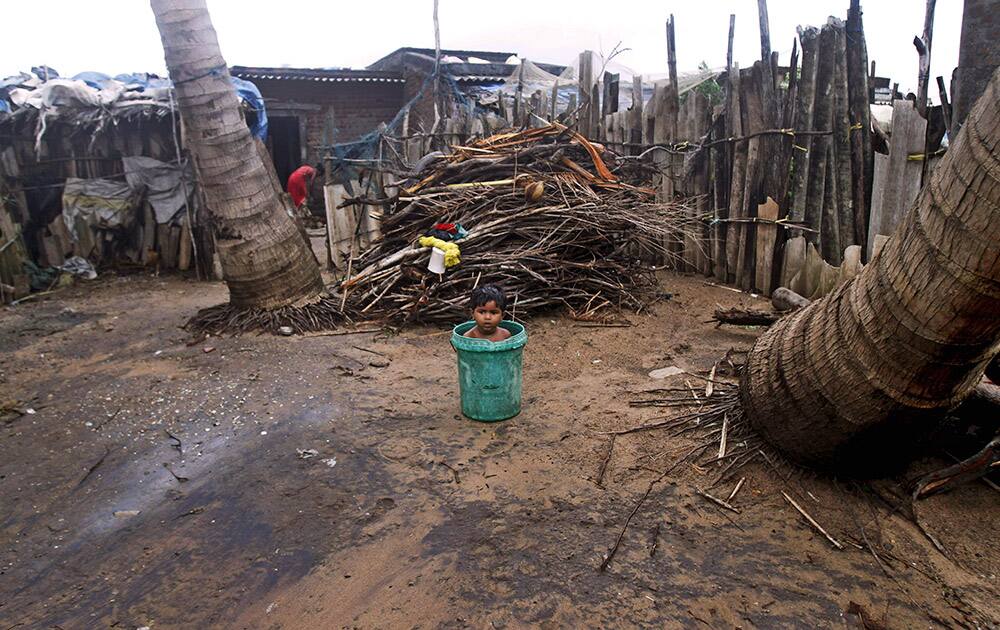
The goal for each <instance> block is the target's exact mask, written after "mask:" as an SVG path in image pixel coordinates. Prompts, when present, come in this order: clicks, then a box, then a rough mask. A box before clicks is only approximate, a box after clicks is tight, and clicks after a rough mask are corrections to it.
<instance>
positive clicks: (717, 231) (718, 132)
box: [709, 110, 731, 282]
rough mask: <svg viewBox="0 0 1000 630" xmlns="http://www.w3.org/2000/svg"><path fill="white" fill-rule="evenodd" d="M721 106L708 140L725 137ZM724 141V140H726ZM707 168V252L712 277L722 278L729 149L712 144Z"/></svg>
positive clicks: (726, 215)
mask: <svg viewBox="0 0 1000 630" xmlns="http://www.w3.org/2000/svg"><path fill="white" fill-rule="evenodd" d="M726 118H727V115H726V112H725V110H723V112H722V113H721V114H720V115H719V116H718V117H717V118H716V119H715V121H714V122H713V124H712V140H718V139H720V138H724V137H726V124H727V121H726ZM727 144H728V143H727ZM709 157H710V166H709V172H710V173H711V179H712V202H713V204H712V218H713V219H714V221H713V222H712V226H711V228H710V230H711V232H710V246H709V247H710V253H711V263H712V275H714V276H715V279H716V281H718V282H725V281H726V227H727V226H726V223H725V220H726V219H728V218H729V170H730V168H731V167H730V165H729V151H728V147H727V146H726V145H716V146H714V147H712V148H711V149H710V151H709Z"/></svg>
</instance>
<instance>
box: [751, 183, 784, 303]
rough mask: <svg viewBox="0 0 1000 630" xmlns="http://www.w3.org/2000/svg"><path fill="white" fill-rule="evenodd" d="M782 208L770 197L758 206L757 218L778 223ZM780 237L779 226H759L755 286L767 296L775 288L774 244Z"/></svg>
mask: <svg viewBox="0 0 1000 630" xmlns="http://www.w3.org/2000/svg"><path fill="white" fill-rule="evenodd" d="M779 212H780V208H779V207H778V204H777V202H776V201H775V200H774V199H771V198H770V197H768V198H767V201H765V202H764V203H762V204H760V205H758V206H757V217H758V218H760V219H764V220H766V221H777V220H778V213H779ZM777 237H778V226H777V225H775V224H773V223H771V224H768V223H760V224H758V225H757V249H756V265H755V271H754V286H756V287H757V290H758V291H760V292H761V293H762V294H764V295H766V296H770V295H771V290H772V288H773V285H772V278H773V273H772V272H773V268H774V267H773V264H774V242H775V240H776V239H777Z"/></svg>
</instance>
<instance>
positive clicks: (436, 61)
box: [431, 0, 441, 134]
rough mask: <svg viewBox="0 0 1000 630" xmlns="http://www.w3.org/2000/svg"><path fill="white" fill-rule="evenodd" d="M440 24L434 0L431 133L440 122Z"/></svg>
mask: <svg viewBox="0 0 1000 630" xmlns="http://www.w3.org/2000/svg"><path fill="white" fill-rule="evenodd" d="M440 71H441V26H440V23H439V22H438V0H434V126H433V127H431V133H432V134H433V133H435V132H437V128H438V123H440V122H441V111H440V105H439V103H440V99H441V74H440Z"/></svg>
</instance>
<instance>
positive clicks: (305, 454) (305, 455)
mask: <svg viewBox="0 0 1000 630" xmlns="http://www.w3.org/2000/svg"><path fill="white" fill-rule="evenodd" d="M295 452H296V453H298V455H299V459H309V458H311V457H316V456H317V455H319V451H317V450H316V449H314V448H297V449H295Z"/></svg>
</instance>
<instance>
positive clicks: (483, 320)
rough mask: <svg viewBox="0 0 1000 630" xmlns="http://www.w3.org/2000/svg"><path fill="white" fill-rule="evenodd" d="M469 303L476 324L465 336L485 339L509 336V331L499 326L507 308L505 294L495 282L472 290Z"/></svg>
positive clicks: (497, 339) (499, 339) (495, 339)
mask: <svg viewBox="0 0 1000 630" xmlns="http://www.w3.org/2000/svg"><path fill="white" fill-rule="evenodd" d="M469 303H470V304H469V305H470V306H471V307H472V319H473V320H475V322H476V325H475V326H473V327H472V328H471V329H470V330H469V331H468V332H467V333H465V336H466V337H470V338H472V339H485V340H487V341H503V340H504V339H507V338H509V337H510V331H509V330H507V329H506V328H502V327H501V326H500V321H501V320H502V319H503V312H504V311H505V310H506V309H507V296H506V294H504V292H503V289H501V288H500V287H498V286H497V285H495V284H484V285H483V286H481V287H479V288H477V289H474V290H473V291H472V297H471V298H470V299H469Z"/></svg>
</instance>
